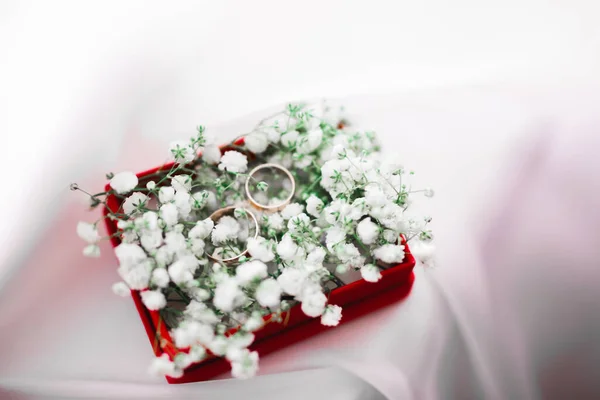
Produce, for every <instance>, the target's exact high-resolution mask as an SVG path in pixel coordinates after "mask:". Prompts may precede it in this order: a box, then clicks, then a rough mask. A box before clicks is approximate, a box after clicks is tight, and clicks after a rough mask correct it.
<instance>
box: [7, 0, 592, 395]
mask: <svg viewBox="0 0 600 400" xmlns="http://www.w3.org/2000/svg"><path fill="white" fill-rule="evenodd" d="M323 3H325V2H323ZM482 3H483V2H478V1H467V0H461V1H453V2H444V1H441V0H440V1H425V2H419V3H418V4H407V3H406V2H398V3H397V5H394V6H392V5H390V4H389V2H369V3H363V2H344V3H343V4H342V3H336V2H327V3H325V4H322V3H321V2H311V1H307V2H302V4H300V3H298V4H293V5H281V4H278V3H276V2H252V3H249V2H221V3H219V4H212V3H209V2H200V3H198V2H194V3H192V2H174V3H171V4H168V5H166V4H162V5H161V4H159V3H158V2H148V1H146V2H136V1H130V2H127V3H125V2H118V3H117V2H114V3H111V2H105V3H102V4H100V3H92V2H70V3H67V2H52V3H51V4H50V3H46V2H19V3H17V2H10V1H9V2H4V3H2V8H0V22H2V23H3V25H2V28H1V29H2V31H1V35H0V44H1V45H2V46H3V50H4V49H5V50H6V51H3V52H2V55H1V56H2V57H3V60H2V63H1V67H0V68H2V74H1V75H0V79H1V83H2V87H3V88H4V90H3V93H2V95H1V97H0V98H1V99H2V104H1V106H2V108H1V109H2V110H3V111H2V114H1V118H2V119H1V122H2V131H1V132H2V140H3V143H2V144H3V145H2V154H1V158H2V163H3V165H2V166H3V170H5V171H10V173H9V174H7V175H8V176H7V181H6V183H5V184H4V185H3V188H4V192H3V193H2V194H3V196H2V207H1V208H0V209H1V210H2V216H1V217H2V221H3V226H2V228H1V230H0V232H1V237H0V238H1V245H2V246H1V249H2V252H0V260H1V264H0V265H1V269H0V305H1V306H0V329H1V330H0V332H1V333H0V337H1V338H2V341H1V343H2V344H1V345H0V355H2V356H1V357H0V385H5V386H6V387H12V388H20V389H21V390H23V391H24V392H25V393H30V394H32V395H33V396H38V397H42V396H43V395H45V396H48V397H50V396H52V395H55V396H56V397H59V398H61V397H65V398H66V397H69V396H71V397H73V398H82V397H86V396H87V397H88V398H108V397H113V398H114V397H119V396H123V397H126V398H131V397H134V396H137V397H138V398H150V397H151V396H154V397H168V396H174V395H175V396H177V395H179V396H182V397H183V396H192V395H194V396H201V395H202V396H205V397H204V398H219V397H218V396H220V398H230V397H231V396H233V395H234V394H239V393H245V395H246V396H247V397H248V398H269V396H272V397H275V396H277V397H280V394H279V393H285V396H286V397H288V398H294V396H297V397H298V398H305V397H307V396H312V397H314V398H321V397H327V398H340V399H350V398H357V399H358V398H371V397H372V398H379V397H377V396H381V395H378V394H377V393H376V391H375V390H374V389H373V388H372V387H371V386H369V385H367V384H365V383H364V381H363V380H362V379H357V378H356V377H355V376H352V375H348V374H347V373H344V372H342V371H340V370H339V369H334V368H331V367H326V368H325V369H317V370H312V371H303V372H294V373H290V374H283V375H282V374H277V375H268V374H269V373H278V372H279V373H280V372H281V371H284V370H289V369H298V368H300V367H299V366H298V364H297V363H298V362H302V361H301V360H302V357H303V356H307V357H308V358H309V359H310V358H312V356H314V355H316V354H318V353H320V352H318V351H317V349H320V348H323V347H325V348H330V349H334V348H338V349H345V348H346V347H350V348H352V347H354V348H359V350H357V351H358V352H359V353H360V354H362V356H360V357H358V356H356V357H358V358H356V357H355V358H352V354H353V352H350V351H349V350H345V351H344V352H342V353H341V354H338V355H337V356H335V357H334V356H332V357H331V358H330V359H328V360H325V361H323V362H322V363H324V364H327V365H332V364H336V365H341V364H343V361H342V360H346V359H348V360H355V361H347V362H346V364H345V368H346V369H348V370H354V368H355V367H353V365H354V364H353V362H356V360H361V362H359V364H362V365H369V367H370V369H369V370H368V371H371V372H373V371H375V373H374V374H372V376H369V375H368V374H367V373H366V372H367V370H365V369H362V370H361V371H354V372H357V373H358V374H359V375H360V376H361V377H362V378H363V379H366V380H367V381H369V380H370V379H375V380H374V381H373V380H371V381H370V382H371V383H372V384H373V385H374V386H375V387H377V388H378V390H380V391H381V392H382V393H385V395H386V396H387V397H389V398H409V394H408V393H409V392H411V391H412V394H413V395H414V396H415V398H452V395H451V393H452V392H451V391H450V392H449V391H447V390H448V389H447V387H449V385H451V383H452V382H456V380H455V379H454V377H453V376H452V374H445V375H443V374H442V375H437V374H436V373H435V372H436V371H448V368H445V367H439V369H438V368H437V367H436V366H444V365H446V364H444V363H445V362H446V361H445V360H446V359H447V357H448V355H447V354H446V353H444V349H448V348H456V349H457V350H456V354H455V355H454V356H453V357H450V360H451V363H454V362H457V363H458V362H459V361H461V362H464V365H465V371H467V372H466V373H465V374H466V375H469V372H472V375H476V374H475V373H474V372H473V371H470V370H469V368H475V369H477V368H480V367H481V365H479V364H478V366H477V367H472V366H471V367H468V366H469V365H470V362H469V361H468V354H469V353H468V352H467V351H466V350H464V349H463V350H461V349H462V347H461V346H462V345H461V343H462V342H464V341H468V340H467V339H465V338H464V336H463V335H462V334H459V332H458V331H457V328H456V327H455V325H453V324H454V323H453V322H452V320H453V318H454V317H453V315H454V314H453V313H450V311H449V310H448V309H447V307H448V306H447V305H444V304H446V302H445V301H443V300H442V298H441V297H439V296H440V294H439V290H438V289H437V284H436V283H431V280H430V278H428V276H429V275H431V274H433V275H436V276H438V277H436V278H435V279H440V280H441V281H442V286H444V285H447V286H450V288H451V289H450V290H452V288H454V290H455V291H458V292H459V293H461V291H462V292H463V293H464V289H465V288H466V289H467V294H468V295H469V296H471V297H467V298H470V299H477V301H476V302H477V303H479V302H480V301H481V299H483V298H485V297H486V296H487V293H486V289H485V286H484V284H483V283H482V281H484V280H485V279H484V277H482V275H481V272H478V271H479V269H478V267H473V265H475V266H477V265H478V264H477V262H475V261H476V259H477V256H476V254H477V253H476V251H475V249H477V248H478V247H477V246H476V243H475V240H476V238H478V237H479V233H480V232H484V231H487V228H486V226H488V223H489V222H490V221H488V220H487V216H488V215H489V214H488V213H486V212H485V211H477V210H479V209H480V208H481V204H482V203H483V201H484V200H487V199H489V200H490V201H492V203H493V206H495V205H496V204H495V203H496V202H495V201H493V200H494V199H497V198H502V197H496V196H494V194H495V193H498V194H499V195H501V194H502V191H501V189H500V188H502V187H504V186H503V184H502V182H504V181H505V174H504V171H505V167H503V165H506V164H507V162H506V160H507V159H508V160H510V158H507V154H510V152H511V151H512V150H513V149H515V147H514V146H517V147H516V148H520V147H522V146H525V144H526V142H527V141H528V140H529V139H528V137H529V135H528V134H527V133H528V132H531V131H535V130H536V129H542V128H540V125H541V124H542V123H545V122H547V121H548V119H547V118H544V117H543V116H548V115H550V116H553V117H556V118H559V117H560V116H564V115H567V114H571V113H572V111H573V109H577V108H579V107H580V105H581V104H587V103H588V102H589V101H590V99H591V98H592V97H590V96H591V95H590V93H594V92H595V89H594V88H593V87H591V88H590V86H593V84H594V83H597V82H598V75H597V73H596V71H597V70H598V67H599V66H600V65H599V64H600V63H599V61H600V57H599V54H598V48H599V47H598V41H599V39H600V35H599V33H600V29H598V27H597V26H596V23H595V22H596V20H597V16H598V14H597V11H598V5H597V4H596V3H595V2H591V1H590V2H585V1H579V2H577V1H574V2H573V1H572V2H567V1H554V2H549V1H533V0H525V1H518V2H517V1H504V2H486V4H482ZM572 87H579V88H581V87H584V88H585V90H581V89H577V90H574V89H570V88H572ZM361 92H362V93H368V94H365V95H356V94H355V95H353V96H347V95H348V94H350V93H361ZM323 96H327V97H342V101H343V102H344V103H345V104H346V105H347V106H348V109H349V113H350V115H352V116H353V117H354V118H355V120H356V122H357V123H359V124H361V125H363V126H365V127H373V128H375V129H377V131H378V132H379V134H380V135H381V137H382V140H383V142H384V144H385V148H386V149H389V151H388V153H389V154H390V155H392V156H398V157H399V158H401V159H402V160H404V162H405V164H406V165H410V166H411V167H413V168H414V169H415V170H416V171H417V172H418V175H419V180H420V181H421V182H423V183H425V184H430V185H431V186H434V187H435V188H436V189H437V192H438V196H437V197H436V198H435V199H434V200H433V201H432V202H431V204H428V205H427V208H428V211H430V212H431V214H432V215H433V216H434V217H435V229H436V232H437V234H438V243H439V245H440V247H441V248H440V265H441V267H440V268H439V269H437V270H435V271H428V272H425V271H422V270H418V274H419V276H418V278H417V282H416V284H415V288H414V292H413V293H412V295H411V297H410V298H409V299H408V300H407V301H406V302H405V303H403V304H402V305H401V306H400V307H398V308H397V309H387V310H384V311H380V312H377V313H374V314H373V315H371V316H369V317H367V318H364V319H361V320H360V321H357V322H354V323H352V324H348V325H346V326H342V327H340V328H339V329H337V330H335V331H331V332H328V333H327V334H325V335H323V336H321V337H319V338H315V339H312V340H310V341H308V342H306V343H303V344H300V345H297V346H294V347H293V348H290V349H287V350H285V351H282V352H280V353H278V354H275V355H273V356H270V357H266V358H265V359H264V360H263V363H262V364H261V366H262V370H261V372H262V373H263V374H265V375H264V376H261V377H260V378H258V379H256V380H253V381H250V382H241V383H240V382H217V383H208V384H200V385H191V386H186V387H167V386H166V385H165V384H164V383H163V382H162V381H160V380H154V379H153V378H150V377H148V376H146V375H145V367H146V365H147V363H148V361H149V359H150V355H151V354H150V348H149V346H148V343H147V339H146V338H145V336H144V333H143V329H142V327H141V324H140V323H139V321H138V318H137V316H136V313H135V310H134V309H133V306H132V304H130V303H128V302H127V301H122V300H120V299H118V298H116V297H114V296H113V295H112V294H111V293H110V292H109V289H108V288H109V285H110V284H111V283H112V282H113V281H114V280H115V279H116V274H115V271H114V270H115V265H114V260H113V259H112V258H111V256H110V249H109V247H108V246H105V247H104V248H103V250H104V257H103V258H101V259H100V260H97V261H92V262H90V261H87V260H84V259H83V258H82V257H81V255H80V243H79V241H78V240H77V238H75V235H74V225H75V223H76V221H77V220H79V219H82V218H87V217H88V216H87V215H86V214H85V213H84V212H83V211H80V210H81V206H82V203H81V202H79V201H78V200H77V197H76V196H74V195H73V194H72V193H70V192H68V190H67V187H68V184H69V183H70V182H71V181H72V180H77V181H79V182H80V183H81V184H84V185H85V186H86V187H94V186H95V185H96V186H98V185H100V184H101V183H102V175H103V173H104V172H106V171H109V170H120V169H123V168H126V169H132V170H140V169H144V168H146V167H148V166H153V165H156V164H159V163H160V162H162V161H163V160H164V155H163V154H164V153H162V151H163V148H164V144H166V143H167V142H168V141H169V140H171V139H173V138H179V137H181V136H182V135H183V136H185V135H187V133H188V132H190V130H191V128H192V127H193V126H195V125H196V124H198V123H205V124H207V125H208V126H209V128H214V129H218V130H219V131H220V132H222V135H223V138H224V139H225V138H232V137H234V135H235V134H236V133H238V132H239V130H240V129H241V128H242V127H244V126H247V125H248V124H249V123H251V122H252V121H254V120H255V119H256V116H257V115H262V113H263V112H264V111H263V110H265V109H266V108H267V107H271V106H273V105H275V104H279V103H282V102H285V101H289V100H294V99H303V98H315V97H323ZM15 149H23V151H16V150H15ZM507 174H508V172H507ZM507 179H508V178H507ZM497 183H498V184H497ZM48 229H51V231H50V230H48ZM463 247H464V250H463ZM457 249H460V250H457ZM457 251H459V253H460V254H459V255H457V254H456V252H457ZM470 254H471V255H470ZM459 256H460V259H461V262H458V263H457V259H459ZM463 257H464V258H465V259H466V260H469V259H473V260H475V261H474V262H473V263H469V262H466V261H465V262H463V261H462V258H463ZM465 265H466V266H469V265H471V266H472V267H473V268H472V269H470V270H469V271H468V273H466V272H461V273H460V274H461V275H460V279H456V277H457V276H458V274H459V272H458V271H464V269H461V268H466V267H465ZM453 278H454V279H453ZM458 298H459V300H460V298H461V297H460V296H458ZM464 298H465V297H463V299H464ZM458 304H459V305H458V306H456V304H454V305H453V307H458V308H459V311H456V310H454V312H455V313H457V314H460V313H464V312H465V311H464V310H462V309H463V308H464V309H465V310H466V312H468V313H469V312H470V314H469V315H471V317H472V316H474V315H475V316H478V315H479V314H478V312H479V313H480V312H481V310H473V309H469V307H468V306H465V302H464V301H463V302H460V301H458ZM479 316H480V315H479ZM467 318H469V317H467ZM462 322H464V320H462ZM465 325H469V324H465ZM386 327H387V329H386ZM386 332H387V333H386ZM472 334H473V335H477V333H472ZM480 334H481V332H479V336H480ZM378 335H379V336H378ZM365 337H367V338H369V339H368V342H367V343H368V345H364V343H365V339H364V338H365ZM446 341H447V342H446ZM359 343H360V344H363V346H362V347H359V346H358V344H359ZM395 343H398V344H402V346H401V347H394V346H395ZM448 343H450V345H448ZM469 345H471V346H473V345H474V344H473V343H469ZM478 346H480V347H481V346H483V345H482V344H478ZM476 348H477V347H476ZM471 351H473V350H472V348H471ZM384 353H385V354H388V357H391V358H388V359H386V360H382V359H379V360H377V361H373V364H367V363H366V362H365V361H364V357H367V356H366V355H365V354H372V355H373V354H384ZM476 353H477V354H484V353H485V352H484V351H480V352H477V351H476ZM361 357H362V358H361ZM482 357H484V356H482ZM484 358H485V357H484ZM314 362H315V361H313V362H312V364H310V365H312V366H314V365H315V364H314ZM481 362H482V363H483V364H485V362H484V361H481ZM388 364H389V365H388ZM294 365H296V367H294ZM391 365H395V367H394V368H395V369H393V368H392V367H391ZM376 366H377V367H379V368H381V369H384V370H387V372H388V374H384V373H381V374H377V373H376V372H377V370H375V369H374V368H375V367H376ZM386 366H389V368H386ZM450 367H452V364H450ZM489 368H490V369H491V372H490V371H488V372H489V374H493V368H492V367H489ZM450 369H451V370H452V368H450ZM482 370H483V374H482V375H480V376H478V378H477V379H473V381H474V382H479V383H478V385H480V386H484V387H486V389H487V390H486V391H487V394H488V395H489V396H490V397H493V395H494V393H493V392H491V390H492V389H493V387H494V384H493V383H490V382H488V381H486V376H487V375H486V371H485V368H483V369H482ZM400 371H402V373H401V372H400ZM480 372H481V371H480ZM440 374H441V372H440ZM390 376H391V377H392V378H391V380H388V381H386V379H388V378H387V377H390ZM402 376H404V378H405V380H404V381H403V380H402V378H401V377H402ZM440 376H444V377H446V382H449V383H448V384H447V385H446V391H442V392H436V391H437V390H440V389H439V387H438V386H439V385H440V384H439V382H443V381H444V379H440ZM307 381H311V386H307V385H306V382H307ZM390 382H391V383H393V384H395V385H397V386H391V387H390V386H388V385H389V384H390ZM511 383H514V382H511ZM500 386H501V387H503V388H504V389H506V387H510V385H506V386H502V385H500ZM514 387H516V388H518V389H515V390H527V389H526V388H527V387H528V386H527V385H526V384H525V385H520V386H519V385H514ZM467 389H468V388H467ZM473 390H475V389H473ZM498 390H499V391H500V392H499V393H501V389H498ZM456 393H459V392H456ZM515 393H519V394H521V395H523V396H520V397H513V398H527V397H526V396H527V395H530V396H531V397H532V398H535V395H536V393H535V392H530V393H525V392H515ZM0 394H1V393H0ZM471 394H472V392H471ZM496 394H498V393H496ZM334 396H335V397H334ZM392 396H396V397H392ZM456 396H457V397H456V398H465V397H464V396H462V397H461V396H460V395H458V394H456ZM498 396H499V397H502V396H501V395H500V394H498Z"/></svg>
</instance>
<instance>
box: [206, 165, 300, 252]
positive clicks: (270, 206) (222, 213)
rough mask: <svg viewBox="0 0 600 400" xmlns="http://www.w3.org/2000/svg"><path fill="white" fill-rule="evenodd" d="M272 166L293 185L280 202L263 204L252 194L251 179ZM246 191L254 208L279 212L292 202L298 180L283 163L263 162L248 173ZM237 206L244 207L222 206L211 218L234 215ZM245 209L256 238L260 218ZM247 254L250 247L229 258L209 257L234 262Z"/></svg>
mask: <svg viewBox="0 0 600 400" xmlns="http://www.w3.org/2000/svg"><path fill="white" fill-rule="evenodd" d="M270 168H272V169H277V170H279V171H281V172H283V173H284V174H285V175H286V176H287V178H288V179H289V180H290V182H291V184H292V187H291V189H290V194H289V195H288V196H287V197H286V198H285V199H284V200H283V201H281V202H280V203H277V204H262V203H260V202H259V201H258V200H256V198H255V197H253V196H252V192H251V191H250V181H251V180H253V179H254V175H256V173H257V172H260V171H262V170H265V169H270ZM245 191H246V198H247V199H248V202H249V203H250V205H251V206H252V207H253V208H255V209H257V210H260V211H262V212H266V213H269V212H277V211H281V210H283V209H284V208H285V207H286V206H287V205H288V204H290V202H291V201H292V199H293V198H294V193H295V191H296V181H295V180H294V177H293V176H292V174H291V172H290V171H289V170H288V169H287V168H284V167H282V166H281V165H278V164H272V163H267V164H261V165H259V166H257V167H255V168H254V169H253V170H252V171H250V173H249V174H248V177H247V178H246V184H245ZM236 208H243V207H235V206H229V207H224V208H220V209H218V210H217V211H215V212H213V213H212V214H211V215H210V219H212V220H213V222H215V223H216V222H217V221H219V219H221V218H222V217H223V216H225V215H232V214H233V213H234V211H235V209H236ZM243 209H244V211H246V214H247V215H248V216H249V218H250V219H251V220H252V223H253V224H254V232H255V233H254V238H255V239H256V238H257V237H258V231H259V227H258V220H257V219H256V216H255V215H254V213H252V211H250V210H248V209H247V208H243ZM246 254H248V249H245V250H244V251H243V252H241V253H240V254H237V255H235V256H233V257H229V258H219V257H214V256H213V255H211V254H207V255H208V258H210V259H211V260H213V261H216V262H222V263H232V262H235V261H237V260H238V259H240V258H241V257H243V256H245V255H246Z"/></svg>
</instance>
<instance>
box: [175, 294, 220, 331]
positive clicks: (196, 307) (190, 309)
mask: <svg viewBox="0 0 600 400" xmlns="http://www.w3.org/2000/svg"><path fill="white" fill-rule="evenodd" d="M183 313H184V315H185V316H187V317H189V318H191V319H194V320H196V321H199V322H203V323H205V324H209V325H214V324H216V323H217V322H219V317H217V314H215V312H214V311H213V310H211V309H210V308H208V307H207V306H206V304H204V303H201V302H198V301H196V300H192V301H191V302H190V303H189V304H188V305H187V307H186V308H185V311H184V312H183Z"/></svg>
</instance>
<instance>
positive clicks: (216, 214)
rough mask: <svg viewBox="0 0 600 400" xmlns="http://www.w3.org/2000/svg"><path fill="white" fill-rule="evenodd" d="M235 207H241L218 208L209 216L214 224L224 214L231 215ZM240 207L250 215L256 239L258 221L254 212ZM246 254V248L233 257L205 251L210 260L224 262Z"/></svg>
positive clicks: (226, 262)
mask: <svg viewBox="0 0 600 400" xmlns="http://www.w3.org/2000/svg"><path fill="white" fill-rule="evenodd" d="M236 208H241V207H236V206H229V207H225V208H220V209H218V210H217V211H215V212H213V213H212V214H211V215H210V217H209V218H210V219H212V220H213V222H214V223H215V224H216V223H217V222H218V221H219V220H220V219H221V217H223V216H225V215H232V214H233V213H234V211H235V209H236ZM242 209H243V210H244V211H246V214H247V215H248V216H249V217H250V219H252V222H253V223H254V239H256V238H257V237H258V230H259V228H258V221H257V220H256V217H255V216H254V214H253V213H252V212H250V210H248V209H246V208H242ZM246 254H248V249H245V250H244V251H243V252H241V253H240V254H237V255H235V256H233V257H229V258H219V257H214V256H212V255H211V254H208V252H207V253H206V255H207V256H208V258H210V259H211V260H213V261H216V262H222V263H225V264H229V263H232V262H235V261H237V260H239V258H240V257H242V256H245V255H246Z"/></svg>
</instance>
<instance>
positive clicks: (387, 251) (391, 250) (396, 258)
mask: <svg viewBox="0 0 600 400" xmlns="http://www.w3.org/2000/svg"><path fill="white" fill-rule="evenodd" d="M373 255H374V256H375V258H377V259H378V260H381V261H383V262H384V263H387V264H392V263H399V262H402V260H404V246H403V245H397V244H384V245H383V246H381V247H378V248H376V249H375V250H373Z"/></svg>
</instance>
